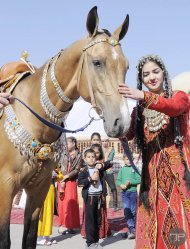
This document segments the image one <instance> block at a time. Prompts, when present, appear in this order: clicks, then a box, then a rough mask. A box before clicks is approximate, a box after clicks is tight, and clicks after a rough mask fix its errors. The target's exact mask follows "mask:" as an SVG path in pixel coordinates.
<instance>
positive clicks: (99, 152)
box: [81, 144, 112, 239]
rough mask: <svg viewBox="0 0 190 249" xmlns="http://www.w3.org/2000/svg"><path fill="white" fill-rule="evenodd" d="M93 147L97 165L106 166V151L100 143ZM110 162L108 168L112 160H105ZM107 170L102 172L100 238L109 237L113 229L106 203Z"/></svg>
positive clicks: (83, 223) (83, 233)
mask: <svg viewBox="0 0 190 249" xmlns="http://www.w3.org/2000/svg"><path fill="white" fill-rule="evenodd" d="M91 149H93V150H94V152H95V158H96V163H97V165H98V163H101V164H102V163H103V166H104V162H105V160H104V153H103V149H102V146H101V145H100V144H92V145H91ZM109 162H110V166H109V167H108V169H109V168H111V167H112V164H111V161H110V160H108V161H106V162H105V163H106V164H107V163H108V164H109ZM96 167H98V166H96ZM105 171H106V170H104V171H103V173H102V180H101V182H102V188H103V191H102V195H101V198H102V203H101V206H100V211H101V223H100V228H99V238H100V239H102V238H106V237H109V236H110V235H111V230H110V226H109V223H108V219H107V205H106V196H107V186H106V182H105ZM83 218H84V219H83V222H82V228H81V235H82V237H85V236H86V235H85V217H84V216H83Z"/></svg>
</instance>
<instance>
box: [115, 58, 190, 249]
mask: <svg viewBox="0 0 190 249" xmlns="http://www.w3.org/2000/svg"><path fill="white" fill-rule="evenodd" d="M137 70H138V72H137V82H138V85H137V89H134V88H131V87H128V86H127V85H124V84H120V85H119V88H118V91H119V93H120V94H122V95H123V96H124V97H126V98H132V99H135V100H137V107H136V108H135V109H134V111H133V113H132V122H131V127H130V129H129V131H128V133H127V138H128V139H132V138H133V137H135V138H136V143H137V145H138V148H139V149H140V150H141V151H142V160H143V167H142V181H141V189H140V198H139V204H138V212H137V225H136V249H145V248H146V249H177V248H178V249H188V248H190V171H189V168H190V140H189V127H188V118H189V117H188V116H189V109H190V108H189V105H190V104H189V99H188V96H187V94H186V93H184V92H182V91H176V92H173V91H172V89H171V84H170V80H169V76H168V72H167V70H166V67H165V65H164V63H163V61H162V60H161V59H160V58H159V57H158V56H156V55H148V56H145V57H143V58H142V59H141V60H140V61H139V64H138V67H137ZM182 83H183V82H182ZM142 84H144V85H145V87H146V88H148V90H149V91H142Z"/></svg>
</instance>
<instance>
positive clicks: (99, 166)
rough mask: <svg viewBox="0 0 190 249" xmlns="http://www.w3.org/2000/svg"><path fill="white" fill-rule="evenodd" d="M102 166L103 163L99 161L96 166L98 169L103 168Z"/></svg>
mask: <svg viewBox="0 0 190 249" xmlns="http://www.w3.org/2000/svg"><path fill="white" fill-rule="evenodd" d="M102 167H103V165H102V163H97V164H96V166H95V168H96V169H101V168H102Z"/></svg>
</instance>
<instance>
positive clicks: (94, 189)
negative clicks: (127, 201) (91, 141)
mask: <svg viewBox="0 0 190 249" xmlns="http://www.w3.org/2000/svg"><path fill="white" fill-rule="evenodd" d="M84 161H85V163H86V167H83V168H82V169H81V171H80V173H79V177H78V186H79V187H82V188H83V189H82V197H83V200H84V203H85V210H84V214H85V233H86V244H87V248H97V249H100V248H102V247H101V246H100V244H99V228H100V224H101V210H100V207H101V205H102V201H103V198H102V196H104V191H105V189H104V187H103V172H104V171H105V170H106V169H107V168H109V167H111V163H110V162H109V161H108V162H104V164H103V163H98V164H96V154H95V151H94V150H93V149H91V148H87V149H86V150H85V151H84Z"/></svg>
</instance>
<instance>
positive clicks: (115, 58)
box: [78, 7, 130, 137]
mask: <svg viewBox="0 0 190 249" xmlns="http://www.w3.org/2000/svg"><path fill="white" fill-rule="evenodd" d="M98 21H99V19H98V15H97V7H94V8H93V9H92V10H91V11H90V12H89V14H88V17H87V30H88V33H89V37H88V38H87V39H86V46H85V47H84V49H83V51H84V52H83V59H82V60H83V62H82V68H83V69H81V70H82V74H81V78H80V82H79V85H78V88H79V92H80V95H81V96H82V97H83V98H84V99H85V100H86V101H88V102H91V103H92V105H93V106H95V107H97V112H99V113H101V112H102V114H103V121H104V128H105V131H106V133H107V135H108V136H110V137H118V136H122V135H124V134H125V133H126V131H127V129H128V128H129V124H130V116H129V110H128V105H127V101H126V99H124V98H123V97H122V96H121V95H120V94H119V93H118V90H117V88H118V84H119V83H121V82H124V81H125V75H126V72H127V69H128V61H127V60H126V58H125V56H124V54H123V52H122V49H121V46H120V44H119V41H120V40H121V39H122V38H123V37H124V36H125V34H126V33H127V30H128V24H129V17H128V15H127V17H126V19H125V21H124V22H123V24H122V25H121V26H120V27H119V28H118V29H116V31H115V32H114V33H113V34H112V35H111V34H110V33H109V32H108V31H107V30H105V29H104V30H102V31H98Z"/></svg>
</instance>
